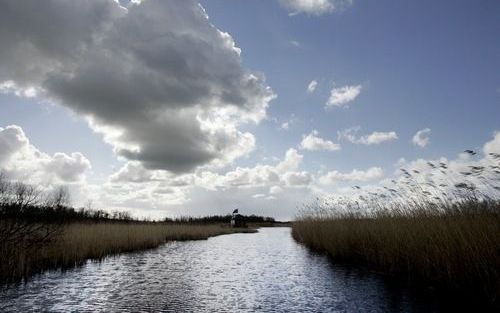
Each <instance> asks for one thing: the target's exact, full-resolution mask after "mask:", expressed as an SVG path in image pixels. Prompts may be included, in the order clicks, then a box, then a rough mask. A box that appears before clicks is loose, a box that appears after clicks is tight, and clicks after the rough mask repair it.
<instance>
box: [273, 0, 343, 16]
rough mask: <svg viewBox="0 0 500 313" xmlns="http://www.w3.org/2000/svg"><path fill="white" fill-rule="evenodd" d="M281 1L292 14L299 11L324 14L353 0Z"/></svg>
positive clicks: (338, 8)
mask: <svg viewBox="0 0 500 313" xmlns="http://www.w3.org/2000/svg"><path fill="white" fill-rule="evenodd" d="M279 2H280V3H281V5H283V6H284V7H285V8H287V9H288V10H289V11H290V12H291V13H290V15H295V14H299V13H306V14H310V15H322V14H326V13H331V12H334V11H337V10H340V9H342V8H344V7H346V6H348V5H351V4H352V0H279Z"/></svg>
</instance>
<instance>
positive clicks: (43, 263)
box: [0, 223, 255, 281]
mask: <svg viewBox="0 0 500 313" xmlns="http://www.w3.org/2000/svg"><path fill="white" fill-rule="evenodd" d="M253 231H255V230H254V229H234V228H228V227H222V226H220V225H187V224H185V225H176V224H165V223H71V224H66V225H62V230H60V234H59V235H58V236H56V237H54V238H53V239H52V241H51V242H50V243H47V244H43V245H40V244H37V245H34V246H31V247H29V248H27V249H26V248H24V247H22V246H20V245H8V246H5V245H4V246H3V250H2V251H0V261H1V262H0V278H1V280H3V281H15V280H18V279H20V278H27V277H29V276H31V275H33V274H35V273H38V272H41V271H43V270H45V269H56V268H62V269H64V268H69V267H73V266H76V265H79V264H82V263H84V262H85V261H86V260H87V259H93V260H101V259H103V258H105V257H106V256H109V255H112V254H116V253H122V252H129V251H134V250H141V249H150V248H155V247H158V246H159V245H161V244H162V243H165V242H166V241H171V240H199V239H207V238H209V237H212V236H216V235H222V234H228V233H234V232H253Z"/></svg>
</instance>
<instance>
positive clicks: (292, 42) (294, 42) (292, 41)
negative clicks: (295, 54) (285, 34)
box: [288, 40, 302, 48]
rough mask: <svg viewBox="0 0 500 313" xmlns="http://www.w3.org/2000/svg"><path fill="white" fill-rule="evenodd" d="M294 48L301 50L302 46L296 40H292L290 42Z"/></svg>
mask: <svg viewBox="0 0 500 313" xmlns="http://www.w3.org/2000/svg"><path fill="white" fill-rule="evenodd" d="M288 42H289V43H290V44H291V45H292V46H294V47H297V48H300V47H302V45H301V44H300V42H298V41H296V40H290V41H288Z"/></svg>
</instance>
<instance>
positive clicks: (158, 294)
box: [0, 228, 435, 312]
mask: <svg viewBox="0 0 500 313" xmlns="http://www.w3.org/2000/svg"><path fill="white" fill-rule="evenodd" d="M0 311H2V312H39V311H49V312H71V311H78V312H96V311H97V312H102V311H105V312H118V311H120V312H151V311H154V312H179V311H189V312H207V311H209V312H210V311H211V312H234V311H238V312H255V311H265V312H432V311H435V307H433V306H432V304H431V303H422V302H418V301H417V300H416V299H414V298H412V296H411V295H410V294H409V293H408V292H405V291H404V290H399V291H397V292H396V293H395V291H394V290H392V289H389V288H388V287H387V285H386V283H385V282H384V280H383V278H382V277H380V276H377V275H376V274H373V273H363V272H359V271H358V272H356V271H352V270H348V269H345V268H343V267H340V266H336V265H334V264H332V263H331V262H330V261H329V260H328V258H326V257H325V256H321V255H317V254H314V253H311V252H310V251H309V250H307V249H306V248H304V247H302V246H301V245H298V244H296V243H295V242H294V241H293V239H292V238H291V236H290V229H289V228H264V229H261V230H259V233H255V234H233V235H224V236H218V237H214V238H210V239H209V240H203V241H190V242H171V243H167V244H165V245H163V246H161V247H160V248H158V249H154V250H147V251H143V252H136V253H127V254H122V255H119V256H116V257H110V258H107V259H105V260H104V261H102V262H100V263H96V262H87V263H86V264H85V265H84V266H82V267H79V268H76V269H73V270H70V271H66V272H64V273H61V272H56V271H53V272H48V273H45V274H43V275H39V276H37V277H35V278H34V279H32V280H31V281H30V282H28V283H26V284H19V285H16V286H11V287H9V288H8V289H4V290H1V291H0Z"/></svg>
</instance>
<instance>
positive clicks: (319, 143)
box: [299, 130, 341, 151]
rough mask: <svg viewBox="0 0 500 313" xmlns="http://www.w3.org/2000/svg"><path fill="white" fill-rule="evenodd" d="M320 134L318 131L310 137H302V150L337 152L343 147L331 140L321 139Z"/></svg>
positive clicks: (314, 131) (313, 132)
mask: <svg viewBox="0 0 500 313" xmlns="http://www.w3.org/2000/svg"><path fill="white" fill-rule="evenodd" d="M318 135H319V132H318V131H317V130H313V131H312V132H311V133H310V134H309V135H307V136H306V135H303V136H302V142H301V143H300V146H299V147H300V149H303V150H309V151H320V150H327V151H336V150H340V149H341V147H340V145H339V144H336V143H334V142H332V141H330V140H326V139H323V138H320V137H319V136H318Z"/></svg>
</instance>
